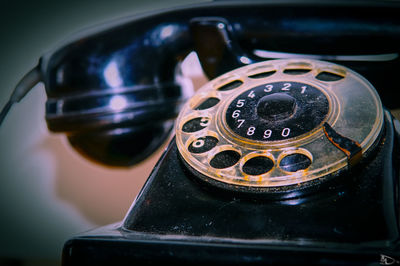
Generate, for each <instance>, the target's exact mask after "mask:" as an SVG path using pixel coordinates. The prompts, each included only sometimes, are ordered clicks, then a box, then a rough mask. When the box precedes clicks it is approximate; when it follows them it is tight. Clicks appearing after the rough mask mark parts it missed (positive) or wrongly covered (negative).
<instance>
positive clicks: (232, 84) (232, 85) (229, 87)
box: [217, 79, 243, 91]
mask: <svg viewBox="0 0 400 266" xmlns="http://www.w3.org/2000/svg"><path fill="white" fill-rule="evenodd" d="M242 84H243V81H241V80H238V79H237V80H234V81H231V82H229V83H227V84H225V85H223V86H221V87H219V88H217V90H219V91H229V90H233V89H236V88H237V87H239V86H240V85H242Z"/></svg>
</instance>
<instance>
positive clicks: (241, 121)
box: [237, 119, 246, 128]
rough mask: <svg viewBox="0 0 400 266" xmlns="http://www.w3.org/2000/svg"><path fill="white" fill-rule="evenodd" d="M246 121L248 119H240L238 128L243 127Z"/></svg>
mask: <svg viewBox="0 0 400 266" xmlns="http://www.w3.org/2000/svg"><path fill="white" fill-rule="evenodd" d="M244 121H246V120H244V119H238V122H239V125H238V126H237V128H239V127H241V126H242V125H243V123H244Z"/></svg>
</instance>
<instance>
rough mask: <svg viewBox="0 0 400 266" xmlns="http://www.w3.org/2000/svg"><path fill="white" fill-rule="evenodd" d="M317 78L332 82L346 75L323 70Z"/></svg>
mask: <svg viewBox="0 0 400 266" xmlns="http://www.w3.org/2000/svg"><path fill="white" fill-rule="evenodd" d="M315 78H316V79H318V80H321V81H327V82H332V81H338V80H341V79H343V78H344V75H339V74H336V73H332V72H328V71H322V72H320V73H319V74H318V75H317V76H316V77H315Z"/></svg>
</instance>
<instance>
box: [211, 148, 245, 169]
mask: <svg viewBox="0 0 400 266" xmlns="http://www.w3.org/2000/svg"><path fill="white" fill-rule="evenodd" d="M239 159H240V153H239V152H237V151H235V150H223V151H220V152H218V153H217V154H215V155H214V157H213V158H212V159H211V160H210V165H211V166H212V167H214V168H217V169H224V168H228V167H231V166H233V165H235V164H236V163H237V162H238V161H239Z"/></svg>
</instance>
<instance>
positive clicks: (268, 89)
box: [264, 84, 274, 92]
mask: <svg viewBox="0 0 400 266" xmlns="http://www.w3.org/2000/svg"><path fill="white" fill-rule="evenodd" d="M273 87H274V85H271V84H268V85H265V89H264V91H265V92H271V91H272V88H273Z"/></svg>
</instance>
